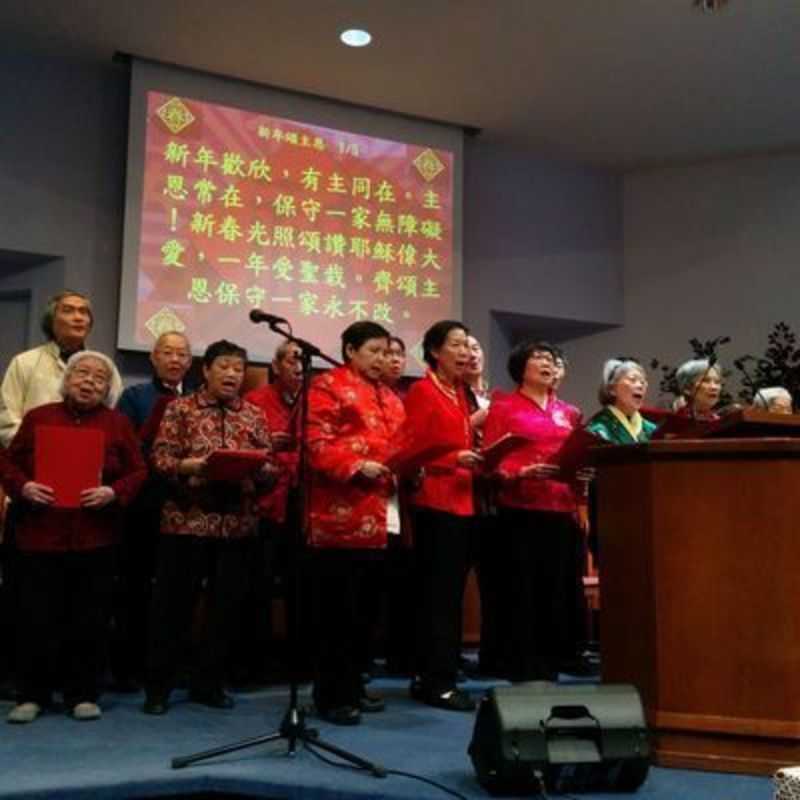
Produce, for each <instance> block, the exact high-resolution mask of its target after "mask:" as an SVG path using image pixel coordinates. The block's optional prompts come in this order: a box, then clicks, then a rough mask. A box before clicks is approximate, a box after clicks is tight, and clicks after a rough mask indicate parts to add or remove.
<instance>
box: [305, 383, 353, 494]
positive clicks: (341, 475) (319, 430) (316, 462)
mask: <svg viewBox="0 0 800 800" xmlns="http://www.w3.org/2000/svg"><path fill="white" fill-rule="evenodd" d="M325 377H327V376H323V379H322V380H318V381H316V382H315V383H314V384H313V385H312V386H311V390H310V392H309V395H308V424H307V435H308V440H307V441H308V453H309V461H310V463H311V467H312V469H315V470H317V471H318V472H321V473H323V474H324V475H326V476H327V477H329V478H331V479H332V480H335V481H341V482H342V483H345V482H346V481H349V480H350V478H352V477H353V475H355V474H356V472H358V470H359V469H360V467H361V463H362V462H363V460H364V459H363V457H362V456H361V455H360V453H359V452H357V451H356V450H354V449H353V439H352V437H347V438H344V437H343V436H341V435H340V434H339V432H340V430H341V424H342V420H341V412H342V408H341V405H342V404H341V400H340V399H339V398H338V397H337V396H336V392H335V385H334V384H333V383H332V382H331V381H330V380H325Z"/></svg>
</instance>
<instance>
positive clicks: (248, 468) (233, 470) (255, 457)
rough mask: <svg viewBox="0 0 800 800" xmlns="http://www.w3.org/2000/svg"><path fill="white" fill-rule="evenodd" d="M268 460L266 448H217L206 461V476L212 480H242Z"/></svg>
mask: <svg viewBox="0 0 800 800" xmlns="http://www.w3.org/2000/svg"><path fill="white" fill-rule="evenodd" d="M266 461H267V451H266V450H215V451H214V452H213V453H212V454H211V455H210V456H209V457H208V461H207V462H206V471H205V477H206V478H208V479H209V480H212V481H241V480H244V479H245V478H249V477H250V476H251V475H253V474H254V473H256V472H258V471H259V470H260V469H261V467H263V466H264V464H265V463H266Z"/></svg>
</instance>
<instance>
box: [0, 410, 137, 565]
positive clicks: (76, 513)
mask: <svg viewBox="0 0 800 800" xmlns="http://www.w3.org/2000/svg"><path fill="white" fill-rule="evenodd" d="M39 425H57V426H63V427H72V426H80V427H82V428H91V429H95V430H101V431H103V433H104V434H105V457H104V458H105V460H104V464H103V474H102V478H101V482H102V485H104V486H110V487H111V488H112V489H113V490H114V494H115V495H116V499H115V501H114V502H113V503H111V504H109V505H108V506H106V507H105V508H101V509H66V508H52V507H40V506H32V505H30V504H29V503H27V502H25V501H24V500H22V487H23V486H24V485H25V484H26V483H27V482H28V481H29V480H33V475H34V450H35V440H36V428H37V427H38V426H39ZM0 472H1V473H2V482H3V486H4V488H5V490H6V491H7V492H8V494H9V495H10V496H11V498H12V499H13V500H14V501H15V506H18V508H19V516H18V518H17V529H16V535H17V546H18V547H19V548H20V550H26V551H37V552H65V551H72V550H80V551H83V550H93V549H95V548H98V547H107V546H109V545H111V544H113V543H114V542H115V541H116V532H117V530H118V528H119V525H120V524H121V519H120V516H121V509H122V508H124V507H125V506H127V505H128V504H129V503H130V502H131V500H133V498H134V497H135V496H136V493H137V492H138V491H139V489H140V487H141V486H142V484H143V483H144V481H145V479H146V478H147V468H146V466H145V463H144V460H143V458H142V455H141V452H140V450H139V442H138V441H137V439H136V435H135V434H134V432H133V427H132V426H131V423H130V421H129V420H128V418H127V417H126V416H125V415H124V414H120V413H119V412H118V411H113V410H112V409H110V408H106V407H105V406H98V407H97V408H95V409H92V410H91V411H87V412H84V413H76V412H74V411H72V410H71V409H70V408H69V407H68V406H67V405H66V403H63V402H62V403H48V404H47V405H44V406H39V407H38V408H34V409H32V410H31V411H29V412H28V413H27V414H26V415H25V416H24V417H23V419H22V425H20V428H19V430H18V431H17V434H16V436H15V437H14V439H13V440H12V442H11V444H10V445H9V448H8V450H7V451H6V453H5V454H4V457H3V458H2V459H0Z"/></svg>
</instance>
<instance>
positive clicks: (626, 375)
mask: <svg viewBox="0 0 800 800" xmlns="http://www.w3.org/2000/svg"><path fill="white" fill-rule="evenodd" d="M646 395H647V375H646V373H645V371H644V367H642V365H641V364H640V363H639V362H638V361H636V360H634V359H632V358H610V359H609V360H608V361H606V363H605V364H604V365H603V382H602V383H601V385H600V390H599V392H598V398H599V400H600V403H601V405H602V406H603V409H602V410H601V411H598V413H597V414H595V415H594V416H593V417H592V418H591V419H590V420H589V422H588V423H587V425H586V429H587V430H588V431H590V432H591V433H593V434H595V435H596V436H599V437H600V438H601V439H605V440H606V441H607V442H611V443H612V444H635V443H637V442H646V441H648V440H649V439H650V437H651V436H652V435H653V432H654V431H655V429H656V426H655V425H654V424H653V423H652V422H650V421H649V420H646V419H645V418H644V417H643V416H642V415H641V413H640V410H641V408H642V404H643V403H644V399H645V396H646Z"/></svg>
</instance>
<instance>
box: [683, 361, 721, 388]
mask: <svg viewBox="0 0 800 800" xmlns="http://www.w3.org/2000/svg"><path fill="white" fill-rule="evenodd" d="M712 371H716V373H717V375H719V376H720V377H722V367H720V365H719V362H715V363H714V364H712V363H711V362H710V361H709V360H708V359H707V358H692V359H690V360H689V361H684V362H683V364H681V365H680V366H679V367H678V369H677V371H676V373H675V382H676V383H677V384H678V391H679V392H680V393H681V394H682V395H684V396H685V397H686V396H688V395H690V394H691V393H692V391H693V390H694V385H695V383H696V382H697V379H698V378H702V377H703V376H704V375H705V374H706V373H707V372H712Z"/></svg>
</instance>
